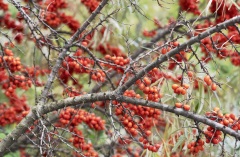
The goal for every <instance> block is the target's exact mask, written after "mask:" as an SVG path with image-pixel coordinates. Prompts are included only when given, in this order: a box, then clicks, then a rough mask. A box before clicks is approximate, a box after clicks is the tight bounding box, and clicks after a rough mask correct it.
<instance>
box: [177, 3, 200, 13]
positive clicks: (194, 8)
mask: <svg viewBox="0 0 240 157" xmlns="http://www.w3.org/2000/svg"><path fill="white" fill-rule="evenodd" d="M198 2H199V0H187V1H186V0H179V5H180V7H181V9H182V10H184V11H187V12H191V13H193V14H195V15H200V11H199V9H198V5H197V3H198Z"/></svg>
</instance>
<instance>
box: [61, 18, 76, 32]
mask: <svg viewBox="0 0 240 157" xmlns="http://www.w3.org/2000/svg"><path fill="white" fill-rule="evenodd" d="M60 17H61V21H62V23H64V24H65V25H67V26H68V27H69V28H70V29H71V30H72V32H76V31H77V29H78V28H80V23H79V22H78V21H77V20H75V19H74V18H73V17H72V16H69V15H66V14H65V13H62V14H61V15H60Z"/></svg>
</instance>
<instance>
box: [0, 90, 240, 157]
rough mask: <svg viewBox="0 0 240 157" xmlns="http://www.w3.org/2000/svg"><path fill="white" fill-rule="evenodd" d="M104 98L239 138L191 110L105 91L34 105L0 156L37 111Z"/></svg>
mask: <svg viewBox="0 0 240 157" xmlns="http://www.w3.org/2000/svg"><path fill="white" fill-rule="evenodd" d="M106 100H117V101H118V102H126V103H131V104H135V105H142V106H147V107H152V108H157V109H160V110H163V111H166V112H171V113H175V114H177V115H181V116H183V117H186V118H189V119H192V120H194V121H198V122H201V123H204V124H206V125H209V126H211V127H213V128H216V129H218V130H221V131H222V132H223V133H225V134H229V135H231V136H234V137H235V138H236V139H239V140H240V134H238V133H237V132H236V131H234V130H232V129H231V128H229V127H225V126H223V125H221V124H219V123H217V122H215V121H212V120H210V119H208V118H206V117H204V116H200V115H197V114H195V113H192V112H187V111H184V110H182V109H178V108H174V107H171V106H168V105H165V104H160V103H156V102H150V101H147V100H144V99H134V98H130V97H126V96H119V95H118V94H116V93H114V92H106V93H96V94H86V95H83V96H77V97H73V98H66V99H63V100H59V101H56V102H52V103H49V104H46V105H43V106H36V107H34V108H33V109H32V110H31V112H30V113H29V114H28V115H27V117H26V118H24V119H23V120H22V121H21V122H20V123H19V124H18V125H17V127H16V128H15V129H14V130H13V131H12V132H11V133H10V134H9V135H7V137H5V138H4V139H3V140H2V141H1V143H0V156H2V155H3V154H4V153H5V152H6V151H7V148H10V146H11V145H12V144H13V143H14V142H15V141H16V140H17V139H18V138H19V137H20V136H21V135H23V134H24V133H25V132H26V131H27V129H28V128H29V127H30V126H32V125H33V123H34V121H35V120H37V119H39V118H40V117H37V113H38V114H39V115H41V116H42V115H44V114H47V113H50V112H52V111H56V110H59V109H62V108H65V107H68V106H75V105H79V104H82V103H91V102H95V101H106Z"/></svg>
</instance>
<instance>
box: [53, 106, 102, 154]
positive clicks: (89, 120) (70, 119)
mask: <svg viewBox="0 0 240 157" xmlns="http://www.w3.org/2000/svg"><path fill="white" fill-rule="evenodd" d="M59 118H60V119H59V123H58V124H56V126H60V127H62V126H66V125H68V127H69V130H70V131H71V132H72V133H73V134H72V137H71V138H70V139H69V141H70V142H71V143H73V145H74V147H76V148H79V149H81V150H82V151H83V154H84V155H85V156H89V157H90V156H91V157H92V156H93V157H97V156H98V153H97V152H96V151H95V150H94V148H93V146H92V144H91V143H87V142H86V141H85V139H84V137H83V134H82V132H81V131H80V130H79V129H78V128H77V126H78V125H79V124H81V123H85V124H86V125H88V126H89V128H90V129H94V130H97V131H100V130H104V129H105V121H104V120H102V119H101V118H100V117H97V116H96V115H95V114H93V113H89V112H87V111H85V110H76V109H73V108H66V109H65V110H62V111H61V113H60V115H59Z"/></svg>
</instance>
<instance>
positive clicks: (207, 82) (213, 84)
mask: <svg viewBox="0 0 240 157" xmlns="http://www.w3.org/2000/svg"><path fill="white" fill-rule="evenodd" d="M203 80H204V82H205V83H206V84H207V85H208V86H211V89H212V90H213V91H215V90H217V85H216V84H215V83H213V82H212V80H211V78H210V76H208V75H206V76H205V77H204V79H203Z"/></svg>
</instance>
